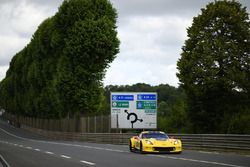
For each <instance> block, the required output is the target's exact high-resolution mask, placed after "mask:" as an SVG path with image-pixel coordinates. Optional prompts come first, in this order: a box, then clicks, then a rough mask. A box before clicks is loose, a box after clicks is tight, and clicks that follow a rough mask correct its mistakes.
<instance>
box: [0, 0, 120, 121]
mask: <svg viewBox="0 0 250 167" xmlns="http://www.w3.org/2000/svg"><path fill="white" fill-rule="evenodd" d="M116 18H117V13H116V10H115V9H114V8H113V7H112V5H111V3H110V2H109V1H107V0H67V1H64V2H63V4H62V5H61V6H60V8H59V10H58V12H57V13H56V14H55V16H53V17H50V18H48V19H46V20H45V21H44V22H43V23H42V24H41V25H40V26H39V27H38V29H37V31H36V32H35V33H34V35H33V37H32V39H31V41H30V43H29V44H28V45H27V46H26V47H25V48H24V49H23V50H22V51H20V52H19V53H17V54H16V55H15V56H14V57H13V59H12V60H11V63H10V68H9V70H8V71H7V73H6V77H5V78H4V79H3V80H2V81H1V83H0V97H1V101H0V106H1V107H2V108H4V109H6V110H7V111H8V112H11V113H14V114H19V115H26V116H35V117H42V118H59V117H65V116H66V115H69V116H74V115H76V114H78V115H79V114H84V113H91V112H98V111H99V109H100V108H101V104H102V101H103V95H102V92H103V88H102V79H103V77H104V74H105V69H106V68H107V67H108V65H109V63H111V62H112V61H113V60H114V58H115V55H116V54H117V53H118V52H119V40H118V38H117V32H116Z"/></svg>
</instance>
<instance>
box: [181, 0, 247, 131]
mask: <svg viewBox="0 0 250 167" xmlns="http://www.w3.org/2000/svg"><path fill="white" fill-rule="evenodd" d="M201 11H202V13H201V14H200V15H198V16H197V17H194V19H193V24H192V26H191V27H190V28H188V30H187V33H188V39H187V40H186V41H185V45H184V46H183V48H182V50H183V52H182V54H181V58H180V59H179V61H178V63H177V66H178V70H179V73H178V74H177V76H178V78H179V80H180V83H181V86H182V87H183V88H184V89H185V91H186V93H187V97H188V98H187V99H188V111H189V117H190V119H191V121H192V123H193V129H194V131H195V132H197V133H210V132H211V133H215V132H217V133H218V132H223V133H225V132H228V131H227V130H228V127H229V122H230V121H229V120H228V119H233V115H235V114H236V113H238V114H240V115H241V114H243V113H248V115H249V113H250V99H249V98H250V92H249V89H250V57H249V55H250V21H249V14H248V13H247V12H246V8H245V7H242V6H241V4H240V3H238V2H236V1H215V2H212V3H209V4H208V5H207V6H206V8H205V9H201ZM246 111H247V112H246ZM240 118H241V117H239V119H240ZM248 118H249V117H248ZM249 121H250V120H249ZM234 122H235V123H236V121H234ZM238 122H239V121H238ZM234 132H235V131H234Z"/></svg>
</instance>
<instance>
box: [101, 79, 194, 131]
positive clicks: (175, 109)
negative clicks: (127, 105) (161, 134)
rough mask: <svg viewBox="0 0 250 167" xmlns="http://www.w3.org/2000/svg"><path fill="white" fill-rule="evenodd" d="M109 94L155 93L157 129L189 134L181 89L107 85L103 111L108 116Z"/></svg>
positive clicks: (184, 96) (138, 84) (136, 85)
mask: <svg viewBox="0 0 250 167" xmlns="http://www.w3.org/2000/svg"><path fill="white" fill-rule="evenodd" d="M110 92H157V96H158V111H157V112H158V113H157V116H158V120H157V121H158V122H157V124H158V129H160V130H163V131H166V132H173V133H177V132H178V133H189V132H191V129H190V123H189V119H188V116H187V105H186V94H185V92H184V90H183V89H181V88H176V87H173V86H170V85H168V84H161V85H157V86H151V85H149V84H145V83H137V84H134V85H121V86H118V85H108V86H106V87H105V91H104V95H105V99H106V100H105V104H104V105H103V107H104V108H103V111H105V112H106V114H110ZM105 112H104V113H105Z"/></svg>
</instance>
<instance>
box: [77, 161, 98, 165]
mask: <svg viewBox="0 0 250 167" xmlns="http://www.w3.org/2000/svg"><path fill="white" fill-rule="evenodd" d="M80 162H82V163H85V164H88V165H95V163H93V162H89V161H83V160H82V161H80Z"/></svg>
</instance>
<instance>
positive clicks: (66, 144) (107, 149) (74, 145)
mask: <svg viewBox="0 0 250 167" xmlns="http://www.w3.org/2000/svg"><path fill="white" fill-rule="evenodd" d="M0 130H2V131H3V132H5V133H6V134H8V135H10V136H13V137H16V138H19V139H22V140H27V141H33V142H40V143H48V144H57V145H63V146H71V147H72V146H73V147H82V148H90V149H96V150H105V151H113V152H121V153H123V152H127V151H123V150H119V151H118V150H113V149H109V148H102V147H94V146H86V145H78V144H68V143H58V142H49V141H42V140H34V139H28V138H24V137H20V136H16V135H14V134H11V133H9V132H7V131H6V130H4V129H2V128H0Z"/></svg>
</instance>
